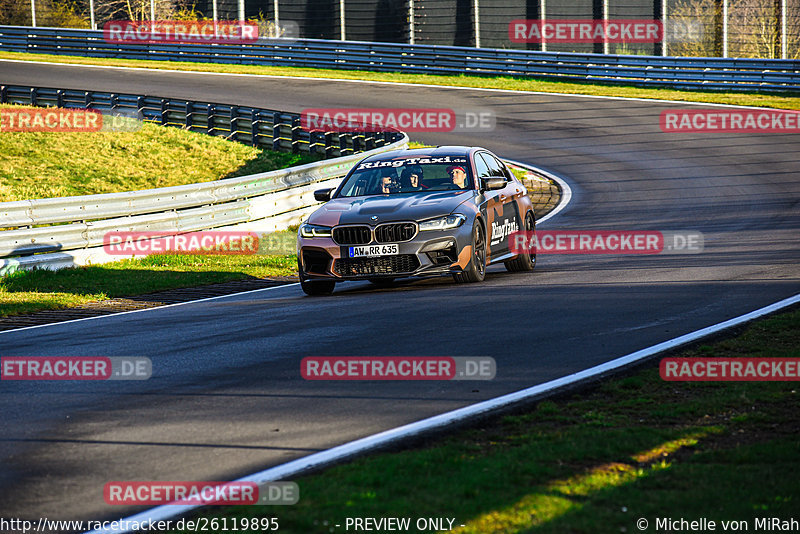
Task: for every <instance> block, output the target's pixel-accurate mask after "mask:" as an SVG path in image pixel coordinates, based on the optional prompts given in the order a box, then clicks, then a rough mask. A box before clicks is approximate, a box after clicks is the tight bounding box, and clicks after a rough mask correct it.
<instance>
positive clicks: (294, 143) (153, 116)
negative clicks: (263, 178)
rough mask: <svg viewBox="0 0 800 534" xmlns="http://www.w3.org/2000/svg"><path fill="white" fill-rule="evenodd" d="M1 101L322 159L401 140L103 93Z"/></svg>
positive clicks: (248, 110)
mask: <svg viewBox="0 0 800 534" xmlns="http://www.w3.org/2000/svg"><path fill="white" fill-rule="evenodd" d="M0 103H4V104H6V103H12V104H32V105H35V106H58V107H66V108H92V109H96V110H99V111H110V112H112V113H120V114H128V115H130V116H132V117H135V118H138V119H140V120H144V121H148V122H154V123H157V124H160V125H162V126H177V127H180V128H186V129H187V130H191V131H196V132H203V133H206V134H209V135H216V136H221V137H225V138H227V139H230V140H232V141H239V142H242V143H245V144H248V145H252V146H255V147H260V148H267V149H270V150H276V151H279V152H292V153H306V154H316V155H319V156H320V157H325V158H336V157H340V156H347V155H350V154H354V153H356V152H362V151H365V150H372V149H374V148H379V147H381V146H384V145H386V144H389V143H392V142H394V141H396V140H398V139H400V138H402V137H403V134H402V133H398V132H396V131H392V132H386V131H352V132H339V133H336V132H327V133H325V132H316V131H315V132H309V131H307V130H305V129H303V128H302V127H301V124H300V114H298V113H289V112H285V111H277V110H272V109H263V108H252V107H247V106H231V105H228V104H215V103H211V102H195V101H190V100H180V99H174V98H160V97H153V96H144V95H133V94H124V93H106V92H101V91H79V90H71V89H57V88H51V87H27V86H15V85H0Z"/></svg>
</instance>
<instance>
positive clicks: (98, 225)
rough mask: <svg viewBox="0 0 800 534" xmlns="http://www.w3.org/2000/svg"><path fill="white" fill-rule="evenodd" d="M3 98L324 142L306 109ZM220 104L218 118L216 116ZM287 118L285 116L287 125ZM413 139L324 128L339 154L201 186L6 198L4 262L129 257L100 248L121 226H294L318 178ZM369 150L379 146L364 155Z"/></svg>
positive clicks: (28, 91)
mask: <svg viewBox="0 0 800 534" xmlns="http://www.w3.org/2000/svg"><path fill="white" fill-rule="evenodd" d="M0 100H2V102H12V103H22V104H35V105H46V104H53V105H60V106H64V107H84V106H86V107H91V108H93V109H105V110H112V111H120V110H124V109H126V108H127V109H135V110H137V112H138V114H139V115H140V116H144V117H145V118H146V119H147V120H154V121H157V122H159V123H160V124H164V125H168V126H169V125H173V126H178V125H181V126H186V124H190V125H193V126H195V127H197V126H199V128H201V130H202V131H204V132H207V133H212V134H216V135H225V136H226V137H229V138H232V139H237V140H240V141H248V142H250V143H252V144H254V145H261V146H263V145H267V146H269V147H270V148H278V149H281V150H286V151H295V152H305V151H307V152H310V153H314V152H315V149H314V147H315V138H314V136H313V135H312V134H309V133H308V132H305V131H303V130H302V129H300V127H299V124H298V123H297V121H299V115H297V114H293V113H286V112H281V111H274V110H262V109H255V108H241V107H240V108H238V118H237V115H235V114H234V113H233V112H232V111H231V110H235V109H237V108H236V107H235V106H233V107H232V106H225V105H221V104H209V103H199V102H187V101H184V100H182V101H175V100H168V99H160V98H154V97H146V96H140V95H125V94H110V93H98V92H92V91H66V90H59V89H52V88H34V87H19V86H0ZM176 104H177V106H178V109H177V110H176V109H175V107H176ZM212 109H215V110H216V112H215V114H212V113H210V112H209V110H212ZM187 110H188V111H187ZM203 117H205V119H204V118H203ZM262 117H263V119H262ZM278 117H280V118H281V120H282V121H283V122H280V123H278V122H277V118H278ZM190 127H191V126H190ZM242 131H244V133H245V134H246V137H244V138H243V136H241V135H239V134H241V133H242ZM87 135H90V134H87ZM407 145H408V136H406V135H405V134H402V133H398V132H348V133H341V134H327V135H325V134H322V137H321V138H320V140H319V142H318V143H317V144H316V146H317V147H320V146H321V147H324V149H323V148H319V149H318V150H319V151H318V153H319V154H324V155H326V156H338V157H334V159H326V160H322V161H320V162H317V163H310V164H307V165H302V166H298V167H292V168H290V169H282V170H276V171H271V172H266V173H260V174H254V175H249V176H241V177H238V178H229V179H224V180H218V181H214V182H206V183H200V184H188V185H182V186H175V187H167V188H160V189H149V190H144V191H134V192H126V193H110V194H102V195H85V196H75V197H66V198H48V199H37V200H23V201H16V202H3V203H0V258H3V257H5V258H10V257H13V259H9V260H0V273H3V272H8V271H9V270H14V269H16V268H30V267H34V266H37V267H59V268H60V267H63V266H66V265H70V264H80V262H81V260H86V259H87V258H92V261H93V262H94V263H99V262H100V261H101V260H102V261H105V260H108V259H120V258H118V257H117V258H105V257H103V255H102V253H100V251H98V250H94V249H96V248H98V247H101V246H102V243H103V236H104V235H105V234H106V233H107V232H111V231H148V232H152V231H163V232H165V233H171V232H176V231H177V232H189V231H194V230H204V229H210V228H230V227H232V226H236V225H241V224H242V223H250V222H253V221H262V222H263V225H262V226H263V227H264V228H265V229H273V230H274V229H275V228H277V227H281V226H284V227H285V226H286V225H288V224H293V223H296V222H298V220H299V218H300V217H301V216H302V215H303V214H304V213H305V212H306V211H304V210H305V209H306V208H310V207H313V206H316V205H317V204H319V202H317V201H316V200H314V198H313V190H314V189H316V188H317V187H318V186H315V185H314V184H317V183H319V182H327V183H326V185H330V186H333V185H335V183H337V182H336V181H337V180H338V179H340V178H341V177H343V176H344V175H345V174H346V173H347V171H349V170H350V168H351V167H352V165H353V164H355V163H356V162H357V161H359V160H360V159H361V158H363V157H365V156H367V155H369V154H371V153H378V152H383V151H387V150H393V149H396V148H403V147H405V146H407ZM365 149H369V150H367V151H366V152H364V153H359V151H361V150H365ZM276 218H277V219H276ZM278 219H279V220H278ZM4 228H5V230H3V229H4ZM62 251H80V252H79V253H71V254H66V253H63V252H62Z"/></svg>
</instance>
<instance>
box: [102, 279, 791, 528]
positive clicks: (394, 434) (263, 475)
mask: <svg viewBox="0 0 800 534" xmlns="http://www.w3.org/2000/svg"><path fill="white" fill-rule="evenodd" d="M798 302H800V293H798V294H796V295H794V296H792V297H789V298H786V299H783V300H780V301H778V302H775V303H773V304H770V305H768V306H764V307H763V308H759V309H757V310H754V311H752V312H749V313H746V314H744V315H740V316H738V317H734V318H733V319H729V320H727V321H723V322H721V323H717V324H714V325H711V326H708V327H706V328H701V329H700V330H695V331H694V332H690V333H688V334H684V335H682V336H679V337H676V338H673V339H670V340H668V341H664V342H662V343H658V344H656V345H653V346H650V347H647V348H645V349H641V350H638V351H636V352H632V353H631V354H627V355H625V356H621V357H619V358H616V359H614V360H611V361H610V362H606V363H603V364H600V365H596V366H594V367H590V368H589V369H585V370H583V371H579V372H577V373H573V374H571V375H568V376H564V377H561V378H557V379H555V380H551V381H550V382H545V383H544V384H539V385H537V386H532V387H529V388H526V389H523V390H520V391H517V392H514V393H509V394H507V395H502V396H500V397H496V398H494V399H489V400H487V401H482V402H478V403H476V404H472V405H469V406H465V407H464V408H459V409H457V410H453V411H450V412H446V413H443V414H440V415H435V416H433V417H428V418H426V419H423V420H421V421H417V422H414V423H409V424H407V425H403V426H400V427H396V428H392V429H389V430H385V431H383V432H380V433H378V434H373V435H371V436H366V437H364V438H360V439H357V440H355V441H351V442H349V443H345V444H342V445H338V446H336V447H333V448H330V449H328V450H325V451H321V452H317V453H314V454H311V455H309V456H305V457H303V458H298V459H297V460H292V461H290V462H287V463H285V464H281V465H277V466H275V467H271V468H269V469H265V470H264V471H260V472H258V473H255V474H253V475H250V476H246V477H244V478H240V479H239V480H237V481H236V482H256V483H261V482H268V481H277V480H284V479H286V478H287V477H290V476H293V475H295V474H298V473H301V472H303V471H306V470H308V469H310V468H314V467H321V466H324V465H326V464H329V463H331V462H333V461H336V460H342V459H345V458H348V457H351V456H353V455H355V454H357V453H361V452H367V451H369V450H371V449H374V448H376V447H379V446H385V445H388V444H390V443H392V442H394V441H397V440H399V439H403V438H407V437H411V436H414V435H417V434H419V433H421V432H425V431H428V430H432V429H435V428H439V427H443V426H446V425H449V424H452V423H456V422H459V421H463V420H465V419H468V418H470V417H474V416H477V415H481V414H484V413H486V412H489V411H491V410H495V409H497V408H501V407H504V406H507V405H510V404H513V403H515V402H519V401H522V400H525V399H529V398H531V397H535V396H538V395H542V394H544V393H548V392H551V391H553V390H555V389H558V388H561V387H564V386H568V385H574V384H576V383H578V382H580V381H582V380H587V379H590V378H595V377H598V376H600V375H602V374H604V373H607V372H609V371H613V370H615V369H618V368H620V367H624V366H626V365H629V364H631V363H635V362H637V361H639V360H643V359H645V358H648V357H650V356H653V355H655V354H658V353H659V352H663V351H666V350H670V349H674V348H676V347H679V346H681V345H685V344H687V343H691V342H692V341H696V340H698V339H700V338H702V337H705V336H708V335H710V334H714V333H716V332H719V331H721V330H725V329H727V328H731V327H734V326H738V325H740V324H742V323H745V322H747V321H752V320H753V319H757V318H759V317H761V316H763V315H766V314H769V313H772V312H775V311H778V310H781V309H783V308H786V307H788V306H791V305H793V304H796V303H798ZM301 498H302V496H301ZM200 507H201V506H200V505H162V506H158V507H156V508H151V509H150V510H146V511H144V512H141V513H138V514H136V515H132V516H129V517H127V518H124V519H120V520H119V522H120V523H124V522H128V523H129V524H130V523H134V522H138V523H139V524H141V523H147V522H148V521H151V520H152V521H153V522H157V521H164V520H166V519H169V518H171V517H175V516H176V515H179V514H184V513H185V512H189V511H191V510H193V509H196V508H200ZM125 532H133V531H131V530H123V529H110V528H108V529H101V530H93V531H91V532H89V533H87V534H109V533H125Z"/></svg>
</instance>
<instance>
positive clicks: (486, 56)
mask: <svg viewBox="0 0 800 534" xmlns="http://www.w3.org/2000/svg"><path fill="white" fill-rule="evenodd" d="M0 50H7V51H19V52H33V53H42V54H63V55H79V56H87V57H105V58H126V59H151V60H164V61H193V62H215V63H235V64H250V65H271V66H290V67H307V68H332V69H352V70H366V71H382V72H404V73H420V74H456V75H457V74H472V75H490V76H523V77H533V78H543V79H556V80H565V81H584V82H586V81H588V82H593V83H610V84H623V85H643V86H654V87H673V88H703V89H721V90H728V91H739V90H741V91H800V61H795V60H778V59H773V60H769V59H763V60H756V59H723V58H678V57H661V56H636V55H604V54H574V53H561V52H535V51H524V50H504V49H472V48H466V47H446V46H430V45H414V46H411V45H399V44H392V43H372V42H356V41H346V42H345V41H326V40H316V39H296V40H288V41H282V40H280V39H273V40H269V41H267V40H265V41H259V42H257V43H255V44H241V45H230V44H224V45H223V44H210V45H201V44H110V43H108V42H106V41H105V40H104V38H103V32H102V31H91V30H68V29H58V28H28V27H9V26H0ZM203 105H206V104H203ZM176 106H177V107H176V108H175V109H174V110H173V112H174V113H178V114H180V113H181V108H180V104H179V103H176ZM220 109H222V108H219V107H218V108H217V110H220ZM190 111H191V110H190ZM249 111H252V110H249V108H238V111H237V112H236V113H241V112H244V113H245V115H246V114H247V112H249ZM183 112H184V113H185V109H184V110H183ZM197 112H199V113H200V114H201V115H202V109H201V110H197ZM273 113H274V112H273ZM262 119H263V120H262V122H263V123H264V124H265V125H269V124H272V125H273V127H274V125H275V122H274V121H275V119H274V118H272V119H270V118H269V117H263V116H262ZM198 120H200V119H199V118H198ZM248 120H252V119H248V117H247V116H241V115H237V117H236V121H235V122H237V124H238V123H239V121H243V122H242V124H247V123H248V122H247V121H248ZM270 120H272V121H273V122H272V123H270V122H269V121H270ZM283 122H284V123H285V126H284V129H283V130H281V131H283V132H284V133H285V135H284V134H281V135H280V136H278V137H274V138H273V139H278V140H280V141H281V146H283V144H285V143H289V144H292V145H293V146H294V143H297V146H298V147H299V148H301V149H302V148H303V146H306V145H307V146H308V147H309V149H311V147H314V149H315V150H316V147H319V146H320V143H327V142H328V141H321V140H319V139H306V138H304V137H303V135H301V133H300V132H299V130H298V131H297V134H296V136H295V137H292V138H291V140H289V137H287V136H288V135H289V132H294V131H295V126H294V125H289V123H286V121H283ZM198 124H199V123H198ZM191 127H194V128H197V124H196V123H192V125H191ZM245 134H246V132H245ZM237 135H238V134H237ZM261 135H266V136H268V135H270V132H269V128H265V129H261V130H260V133H259V137H258V139H262V138H261V137H260V136H261ZM292 135H295V134H292ZM267 138H268V137H264V139H267ZM344 138H345V139H347V138H348V136H347V135H345V136H344ZM331 143H332V145H333V150H334V152H335V151H336V150H337V149H336V148H335V147H336V138H335V137H331ZM324 146H326V147H327V146H328V145H327V144H325V145H324ZM326 150H327V148H326Z"/></svg>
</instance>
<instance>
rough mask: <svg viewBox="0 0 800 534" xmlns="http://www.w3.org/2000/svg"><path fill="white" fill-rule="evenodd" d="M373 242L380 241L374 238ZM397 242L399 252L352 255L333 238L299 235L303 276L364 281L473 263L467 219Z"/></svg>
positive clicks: (447, 270)
mask: <svg viewBox="0 0 800 534" xmlns="http://www.w3.org/2000/svg"><path fill="white" fill-rule="evenodd" d="M369 244H372V245H375V244H378V243H375V241H373V242H371V243H369ZM381 244H388V243H381ZM397 245H398V254H396V255H391V256H377V257H362V258H349V257H347V255H348V250H349V248H350V246H346V245H344V246H343V245H339V244H337V243H336V242H335V241H334V240H333V238H330V237H313V238H304V237H301V236H299V235H298V238H297V258H298V262H299V265H300V270H301V276H302V277H303V278H306V279H327V280H364V279H369V278H382V277H392V278H396V277H405V276H433V275H442V274H448V273H459V272H462V271H463V270H464V269H465V268H466V267H467V266H468V265H469V261H470V257H471V247H472V225H471V224H470V223H469V221H466V222H464V224H462V225H461V226H459V227H458V228H454V229H452V230H429V231H422V232H417V234H416V235H415V236H414V238H413V239H411V240H410V241H404V242H399V243H397Z"/></svg>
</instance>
